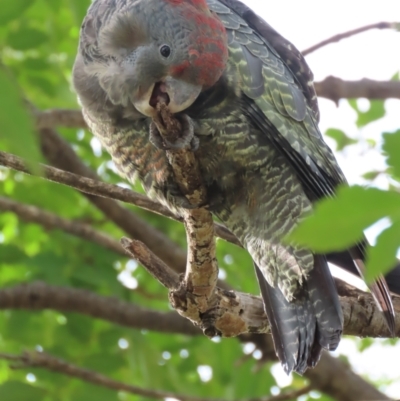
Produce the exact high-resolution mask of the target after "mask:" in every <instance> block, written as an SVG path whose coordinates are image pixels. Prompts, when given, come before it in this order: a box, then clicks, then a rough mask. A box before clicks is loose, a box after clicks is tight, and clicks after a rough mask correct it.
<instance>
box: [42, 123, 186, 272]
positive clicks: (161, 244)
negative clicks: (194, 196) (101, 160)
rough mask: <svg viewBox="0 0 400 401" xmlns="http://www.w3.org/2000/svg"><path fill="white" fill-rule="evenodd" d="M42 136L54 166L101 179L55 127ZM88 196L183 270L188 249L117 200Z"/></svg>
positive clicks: (168, 261) (109, 217) (172, 265)
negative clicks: (185, 249)
mask: <svg viewBox="0 0 400 401" xmlns="http://www.w3.org/2000/svg"><path fill="white" fill-rule="evenodd" d="M39 138H40V142H41V147H42V152H43V154H44V156H45V157H46V158H47V160H49V162H50V163H51V164H52V165H53V166H55V167H57V168H59V169H62V170H65V171H70V172H72V173H74V174H76V175H80V176H83V177H87V178H91V179H93V180H96V181H99V177H98V176H97V174H96V173H94V172H93V170H91V169H90V168H88V167H87V166H86V165H85V164H84V163H83V162H82V160H80V159H79V157H78V156H77V155H76V154H75V152H74V151H73V150H72V148H71V146H70V145H69V144H68V142H66V141H65V140H64V139H62V138H61V137H60V136H59V135H58V134H57V132H56V131H54V130H52V129H41V130H40V131H39ZM85 196H86V197H87V198H88V199H89V201H90V202H91V203H93V204H94V205H95V206H96V207H97V208H98V209H100V210H101V211H102V212H103V213H104V215H105V216H106V217H107V218H108V219H109V220H111V221H113V222H114V224H116V226H118V227H119V228H121V229H122V230H123V231H125V233H126V234H127V235H129V236H130V237H132V238H135V239H138V240H140V241H143V242H145V243H146V245H147V246H148V247H149V248H150V249H151V250H152V251H153V252H154V253H156V254H157V255H158V256H160V257H161V258H162V259H163V260H165V261H166V262H167V263H168V265H169V266H171V267H172V268H174V269H176V270H177V271H184V269H185V265H186V252H185V251H184V250H183V249H182V248H180V247H179V246H178V245H177V244H176V243H175V242H173V241H172V240H171V239H169V238H168V237H167V236H166V235H164V234H163V233H162V232H160V231H159V230H157V229H155V228H154V227H152V226H150V225H149V224H148V223H146V222H145V221H144V220H142V219H141V218H140V217H139V216H137V215H135V214H134V213H132V212H131V211H130V210H128V209H126V208H124V207H123V206H121V205H119V204H118V203H117V202H116V201H115V200H111V199H105V198H102V197H98V196H92V195H87V194H85Z"/></svg>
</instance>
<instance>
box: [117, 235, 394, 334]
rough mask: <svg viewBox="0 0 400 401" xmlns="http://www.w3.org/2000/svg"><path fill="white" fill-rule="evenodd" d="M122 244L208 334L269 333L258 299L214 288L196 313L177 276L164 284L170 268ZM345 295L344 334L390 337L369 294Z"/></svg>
mask: <svg viewBox="0 0 400 401" xmlns="http://www.w3.org/2000/svg"><path fill="white" fill-rule="evenodd" d="M123 246H124V248H125V249H126V250H127V251H128V252H129V253H130V255H131V256H132V257H133V258H135V259H137V260H139V262H140V263H141V264H142V265H143V266H144V267H145V268H146V269H147V270H148V271H149V272H150V273H151V274H152V275H153V276H154V277H155V278H156V279H157V280H158V281H160V282H161V283H162V284H163V285H165V286H166V287H168V288H169V290H170V301H171V304H172V306H173V307H174V308H175V309H176V310H177V312H178V313H179V314H180V315H182V316H184V317H187V318H188V319H190V320H191V321H192V322H193V323H195V324H196V325H198V326H199V327H200V328H201V329H202V330H203V332H204V334H206V335H207V336H211V337H212V336H215V335H221V336H223V337H232V336H238V335H240V334H243V333H267V332H269V324H268V321H267V318H266V315H265V313H264V307H263V303H262V300H261V298H259V297H256V296H253V295H249V294H244V293H241V292H235V291H226V290H221V289H220V288H216V289H215V292H214V295H213V296H211V298H210V300H209V309H208V310H207V311H205V312H203V313H201V314H199V313H198V308H197V305H196V304H195V303H194V302H193V299H192V297H191V294H190V292H188V291H187V289H186V288H185V286H180V287H179V288H178V289H177V285H178V280H177V277H175V278H174V279H171V283H170V284H168V283H167V281H166V280H165V276H168V275H169V274H170V273H169V272H170V269H169V267H168V266H167V265H165V264H164V263H163V262H162V261H161V260H159V259H158V258H157V257H156V256H155V255H152V254H151V251H150V250H149V249H147V248H146V246H145V245H144V244H140V243H138V241H131V240H128V239H127V238H125V239H124V242H123ZM138 249H140V252H138V251H137V250H138ZM155 261H156V262H155ZM344 288H346V287H344ZM345 294H346V296H342V297H341V298H340V301H341V305H342V309H343V315H344V334H349V335H357V336H362V337H364V336H366V337H389V336H390V333H389V330H388V328H387V326H386V324H385V320H384V318H383V315H382V313H381V312H380V311H379V309H378V308H377V306H376V304H375V302H374V300H373V298H372V296H371V295H370V294H367V293H364V292H362V291H359V290H356V289H354V290H352V294H353V296H348V293H347V291H346V293H345ZM393 304H394V307H395V310H396V312H397V315H396V331H395V332H396V335H397V336H400V298H398V297H395V298H394V300H393Z"/></svg>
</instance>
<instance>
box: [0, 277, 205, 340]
mask: <svg viewBox="0 0 400 401" xmlns="http://www.w3.org/2000/svg"><path fill="white" fill-rule="evenodd" d="M0 309H29V310H43V309H53V310H57V311H60V312H64V313H67V312H75V313H80V314H83V315H87V316H91V317H94V318H98V319H103V320H106V321H109V322H112V323H115V324H119V325H121V326H126V327H131V328H136V329H147V330H154V331H159V332H164V333H179V334H186V335H197V334H200V333H201V332H200V331H199V330H198V329H197V328H196V327H194V326H193V325H192V324H191V323H190V322H189V321H188V320H186V319H184V318H182V317H181V316H179V315H178V314H177V313H175V312H165V313H164V312H158V311H155V310H152V309H146V308H142V307H139V306H137V305H134V304H132V303H129V302H125V301H121V300H119V299H116V298H112V297H105V296H101V295H97V294H96V293H94V292H90V291H86V290H80V289H77V288H69V287H59V286H53V285H49V284H46V283H43V282H40V281H37V282H33V283H29V284H21V285H17V286H15V287H10V288H4V289H2V290H0Z"/></svg>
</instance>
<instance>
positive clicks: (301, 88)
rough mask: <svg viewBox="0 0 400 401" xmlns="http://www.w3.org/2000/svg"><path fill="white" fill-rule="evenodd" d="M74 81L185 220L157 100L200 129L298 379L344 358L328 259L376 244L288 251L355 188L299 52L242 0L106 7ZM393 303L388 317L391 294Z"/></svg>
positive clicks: (217, 193) (108, 0) (212, 204)
mask: <svg viewBox="0 0 400 401" xmlns="http://www.w3.org/2000/svg"><path fill="white" fill-rule="evenodd" d="M207 5H208V7H209V9H210V10H211V11H209V9H208V7H207ZM160 21H162V23H160ZM162 46H167V47H168V49H169V50H170V52H169V51H168V52H167V53H166V54H167V56H166V57H164V56H163V55H162V54H161V55H160V52H159V49H160V48H161V47H162ZM74 84H75V88H76V90H77V92H78V95H79V98H80V101H81V103H82V107H83V110H84V116H85V118H86V120H87V122H88V125H89V127H90V129H91V130H92V131H93V133H94V134H95V135H96V136H97V137H98V138H99V139H100V140H101V142H102V144H103V145H104V147H105V148H106V149H107V151H108V152H109V153H110V154H111V156H112V158H113V160H114V162H115V164H116V165H117V167H118V168H119V170H120V171H121V173H122V174H124V175H125V176H126V177H127V178H128V179H129V180H134V179H135V178H136V177H138V178H139V179H140V180H141V182H142V183H143V186H144V188H145V190H146V192H147V193H148V194H149V196H151V197H153V198H156V199H157V200H159V201H160V202H162V203H164V204H166V205H167V206H169V207H170V208H171V209H173V210H176V211H177V212H179V211H180V210H181V208H182V207H184V206H185V199H184V197H183V196H182V195H181V194H180V193H179V190H178V187H177V185H176V183H175V182H174V179H173V175H172V173H171V168H170V166H169V164H168V161H167V158H166V156H165V152H164V150H162V149H158V148H157V147H155V146H153V144H152V143H151V142H150V141H149V127H150V124H151V117H152V115H154V108H153V106H154V103H155V102H156V101H158V99H160V98H163V99H164V100H165V99H166V100H167V101H168V102H169V103H168V104H169V107H170V109H171V110H172V111H174V110H175V111H176V113H177V116H178V118H179V116H180V115H182V114H185V115H186V116H188V117H189V118H190V119H191V120H192V122H193V126H194V134H195V135H196V136H197V137H198V138H199V147H198V150H197V151H196V158H197V159H198V161H199V165H200V169H201V172H202V175H203V178H204V180H205V183H206V186H207V189H208V195H209V199H208V207H209V209H210V210H211V212H213V213H214V215H216V216H217V217H218V218H219V219H220V220H221V221H222V222H223V223H225V224H226V226H227V227H228V228H229V229H230V230H231V231H232V232H233V233H234V234H235V235H236V236H237V237H238V238H239V240H240V241H241V243H242V244H243V245H244V246H245V247H246V248H247V250H248V251H249V253H250V255H251V256H252V258H253V261H254V263H255V266H256V273H257V277H258V280H259V283H260V288H261V292H262V295H263V299H264V303H265V308H266V312H267V315H268V318H269V320H270V323H271V329H272V334H273V338H274V342H275V347H276V350H277V353H278V356H279V358H280V360H281V361H282V363H283V365H284V367H285V369H286V371H287V372H289V371H291V370H295V371H297V372H299V373H302V372H304V370H305V369H306V368H307V367H308V366H314V365H315V364H316V363H317V361H318V359H319V356H320V353H321V349H322V348H327V349H334V348H335V347H336V346H337V344H338V343H339V340H340V335H341V332H342V326H343V317H342V311H341V308H340V304H339V299H338V295H337V292H336V288H335V284H334V282H333V279H332V277H331V275H330V272H329V269H328V265H327V260H328V258H331V259H334V260H336V262H337V263H339V264H340V265H341V266H342V267H343V268H345V269H348V270H354V269H355V265H354V263H353V260H352V258H355V259H357V260H358V259H360V260H361V259H362V258H363V257H364V254H363V249H364V248H363V245H362V244H361V245H359V246H355V247H354V249H353V248H352V249H351V250H350V251H349V252H347V251H346V252H342V253H341V254H337V255H313V254H312V252H311V251H310V250H307V249H302V248H297V247H295V246H290V245H287V244H285V243H284V242H283V241H282V239H283V237H284V236H285V235H286V234H288V233H289V232H290V231H291V230H292V229H293V228H294V227H295V226H296V225H297V224H298V222H299V221H300V220H301V219H302V218H303V217H304V216H305V214H307V213H308V212H309V211H310V210H311V209H312V203H313V202H314V201H315V200H317V199H320V198H321V197H324V196H332V195H333V194H334V190H335V187H336V186H337V185H338V184H340V183H345V178H344V175H343V173H342V172H341V170H340V168H339V166H338V165H337V163H336V160H335V158H334V156H333V154H332V152H331V150H330V149H329V148H328V146H327V145H326V144H325V142H324V141H323V139H322V136H321V133H320V131H319V129H318V125H317V120H318V117H319V112H318V104H317V101H316V96H315V91H314V88H313V85H312V73H311V71H310V70H309V68H308V66H307V64H306V62H305V61H304V58H303V57H302V56H301V54H300V52H298V50H297V49H296V48H295V47H294V46H293V45H291V44H290V43H289V42H287V41H286V40H285V39H284V38H282V37H281V36H280V35H279V34H278V33H277V32H276V31H274V30H273V29H272V28H271V27H270V26H269V25H268V24H267V23H266V22H265V21H263V20H261V19H260V18H259V17H257V16H256V15H255V14H254V13H253V12H252V11H251V10H250V9H249V8H248V7H246V6H245V5H243V4H242V3H240V2H239V1H237V0H207V2H206V1H205V0H196V1H187V2H184V1H176V0H95V1H94V3H93V4H92V6H91V8H90V9H89V11H88V15H87V17H86V19H85V21H84V23H83V25H82V31H81V40H80V49H79V53H78V56H77V59H76V63H75V67H74ZM175 111H174V112H175ZM360 260H359V261H358V262H360ZM375 290H376V292H383V294H384V293H385V291H386V289H385V287H384V286H382V285H381V286H380V287H379V288H377V289H375ZM381 300H382V301H381V304H382V306H383V307H384V308H385V309H386V310H387V312H388V313H387V316H388V317H389V321H390V316H392V315H391V314H392V313H393V309H392V306H391V302H390V298H389V297H388V296H386V297H384V296H382V297H381Z"/></svg>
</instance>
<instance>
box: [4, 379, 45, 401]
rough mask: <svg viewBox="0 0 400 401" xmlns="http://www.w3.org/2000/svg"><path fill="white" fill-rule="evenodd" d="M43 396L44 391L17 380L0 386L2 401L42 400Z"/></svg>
mask: <svg viewBox="0 0 400 401" xmlns="http://www.w3.org/2000/svg"><path fill="white" fill-rule="evenodd" d="M45 396H46V391H44V390H42V389H40V388H38V387H34V386H30V385H29V384H25V383H21V382H17V381H8V382H6V383H4V384H2V385H1V386H0V400H4V401H42V400H43V399H44V397H45Z"/></svg>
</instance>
